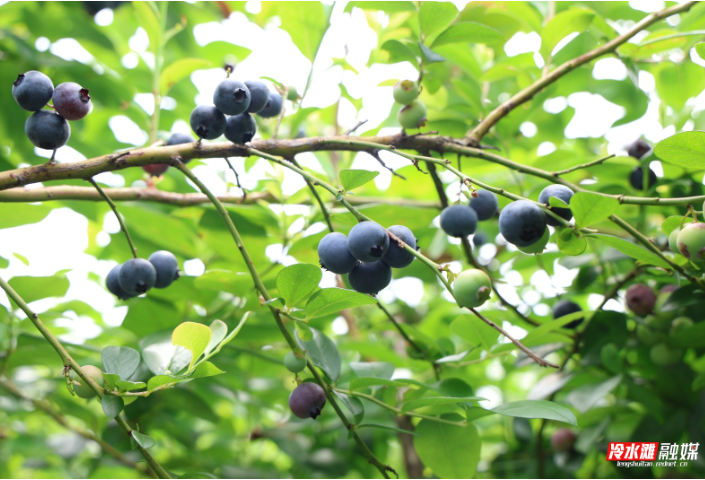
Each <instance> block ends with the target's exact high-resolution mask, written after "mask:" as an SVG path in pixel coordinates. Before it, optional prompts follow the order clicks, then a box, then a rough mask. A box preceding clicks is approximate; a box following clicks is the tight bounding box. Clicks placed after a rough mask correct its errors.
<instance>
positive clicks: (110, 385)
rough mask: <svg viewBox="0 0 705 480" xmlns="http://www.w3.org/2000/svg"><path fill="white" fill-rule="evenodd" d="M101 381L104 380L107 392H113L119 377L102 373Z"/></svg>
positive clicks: (114, 374)
mask: <svg viewBox="0 0 705 480" xmlns="http://www.w3.org/2000/svg"><path fill="white" fill-rule="evenodd" d="M103 380H105V388H106V389H107V390H115V388H117V384H118V382H119V381H120V375H118V374H117V373H107V372H103Z"/></svg>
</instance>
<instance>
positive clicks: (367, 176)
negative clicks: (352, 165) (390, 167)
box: [340, 170, 379, 191]
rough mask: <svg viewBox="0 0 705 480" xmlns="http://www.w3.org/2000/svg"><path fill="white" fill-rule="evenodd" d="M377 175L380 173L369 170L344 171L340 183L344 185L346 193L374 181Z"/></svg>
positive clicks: (341, 173)
mask: <svg viewBox="0 0 705 480" xmlns="http://www.w3.org/2000/svg"><path fill="white" fill-rule="evenodd" d="M377 175H379V172H370V171H369V170H343V171H341V172H340V183H342V184H343V188H344V189H345V191H350V190H352V189H354V188H357V187H361V186H363V185H364V184H366V183H367V182H370V181H372V180H373V179H374V178H375V177H376V176H377Z"/></svg>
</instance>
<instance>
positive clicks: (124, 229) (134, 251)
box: [88, 177, 138, 258]
mask: <svg viewBox="0 0 705 480" xmlns="http://www.w3.org/2000/svg"><path fill="white" fill-rule="evenodd" d="M88 181H89V182H90V183H91V184H92V185H93V186H94V187H95V189H96V190H97V191H98V193H99V194H100V196H101V197H103V199H104V200H105V201H106V202H108V205H110V209H111V210H112V211H113V213H114V214H115V217H116V218H117V221H118V222H119V223H120V230H122V232H123V233H124V234H125V238H127V244H128V245H129V246H130V250H132V256H133V257H134V258H138V257H137V247H135V244H134V243H132V237H130V232H128V231H127V226H125V221H124V220H123V219H122V216H120V212H118V209H117V207H116V206H115V203H113V201H112V200H110V197H109V196H107V195H106V194H105V192H104V191H103V189H102V188H100V185H98V183H96V181H95V180H94V179H93V177H91V178H89V179H88Z"/></svg>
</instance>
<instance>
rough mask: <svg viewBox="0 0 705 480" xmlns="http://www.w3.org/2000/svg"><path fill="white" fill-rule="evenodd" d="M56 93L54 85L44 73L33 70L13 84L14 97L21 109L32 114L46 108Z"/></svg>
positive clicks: (22, 75)
mask: <svg viewBox="0 0 705 480" xmlns="http://www.w3.org/2000/svg"><path fill="white" fill-rule="evenodd" d="M53 93H54V84H53V83H51V79H50V78H49V77H47V76H46V75H44V74H43V73H42V72H38V71H36V70H31V71H29V72H26V73H20V74H19V76H18V77H17V80H15V83H13V84H12V96H13V97H15V100H16V101H17V103H18V104H19V106H20V107H22V108H24V109H25V110H29V111H30V112H36V111H39V110H41V109H42V108H44V106H45V105H46V104H47V103H49V100H51V95H52V94H53Z"/></svg>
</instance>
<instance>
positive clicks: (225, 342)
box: [220, 312, 250, 348]
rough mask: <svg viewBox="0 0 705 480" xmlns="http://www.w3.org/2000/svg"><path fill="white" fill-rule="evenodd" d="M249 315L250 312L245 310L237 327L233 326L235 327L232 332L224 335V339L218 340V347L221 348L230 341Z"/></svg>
mask: <svg viewBox="0 0 705 480" xmlns="http://www.w3.org/2000/svg"><path fill="white" fill-rule="evenodd" d="M249 317H250V312H245V314H244V315H243V316H242V318H241V319H240V323H238V324H237V327H235V329H234V330H233V331H232V332H230V334H229V335H228V336H227V337H225V340H223V341H222V342H220V348H222V347H224V346H225V345H227V344H228V343H230V342H231V341H232V339H233V338H235V337H236V336H237V334H238V333H240V330H242V327H243V326H244V325H245V322H246V321H247V319H248V318H249Z"/></svg>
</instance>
